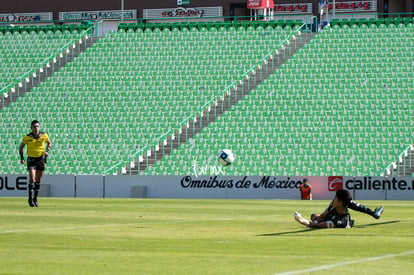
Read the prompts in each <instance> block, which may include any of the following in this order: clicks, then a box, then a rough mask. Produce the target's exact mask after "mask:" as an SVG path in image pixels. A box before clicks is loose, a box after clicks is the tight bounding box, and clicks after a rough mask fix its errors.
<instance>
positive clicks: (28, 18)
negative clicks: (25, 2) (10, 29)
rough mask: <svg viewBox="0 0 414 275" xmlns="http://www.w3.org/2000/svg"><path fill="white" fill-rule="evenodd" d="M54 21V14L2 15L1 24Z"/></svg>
mask: <svg viewBox="0 0 414 275" xmlns="http://www.w3.org/2000/svg"><path fill="white" fill-rule="evenodd" d="M52 19H53V13H52V12H37V13H2V14H0V22H33V21H50V20H52Z"/></svg>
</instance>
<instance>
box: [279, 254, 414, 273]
mask: <svg viewBox="0 0 414 275" xmlns="http://www.w3.org/2000/svg"><path fill="white" fill-rule="evenodd" d="M412 254H414V250H410V251H405V252H401V253H398V254H386V255H382V256H377V257H370V258H361V259H358V260H353V261H344V262H339V263H334V264H328V265H321V266H315V267H311V268H307V269H301V270H293V271H288V272H282V273H276V274H275V275H293V274H301V273H309V272H314V271H320V270H327V269H332V268H335V267H340V266H345V265H352V264H359V263H365V262H372V261H380V260H384V259H390V258H395V257H401V256H407V255H412Z"/></svg>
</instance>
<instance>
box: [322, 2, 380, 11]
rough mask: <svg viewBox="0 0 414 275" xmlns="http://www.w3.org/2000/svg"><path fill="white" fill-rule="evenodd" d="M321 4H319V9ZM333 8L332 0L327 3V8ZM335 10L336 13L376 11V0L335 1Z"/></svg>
mask: <svg viewBox="0 0 414 275" xmlns="http://www.w3.org/2000/svg"><path fill="white" fill-rule="evenodd" d="M320 8H321V5H320V4H319V9H320ZM333 9H334V6H333V3H332V1H330V3H329V4H328V10H329V11H331V10H333ZM335 12H337V13H346V12H349V13H355V12H377V1H373V0H368V1H345V2H338V1H336V3H335Z"/></svg>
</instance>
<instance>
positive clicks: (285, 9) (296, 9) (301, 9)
mask: <svg viewBox="0 0 414 275" xmlns="http://www.w3.org/2000/svg"><path fill="white" fill-rule="evenodd" d="M312 7H313V5H312V3H300V4H275V6H274V8H273V13H274V14H275V15H277V14H307V13H312Z"/></svg>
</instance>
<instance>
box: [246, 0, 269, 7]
mask: <svg viewBox="0 0 414 275" xmlns="http://www.w3.org/2000/svg"><path fill="white" fill-rule="evenodd" d="M273 7H274V3H273V0H249V1H248V2H247V8H248V9H267V8H273Z"/></svg>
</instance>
